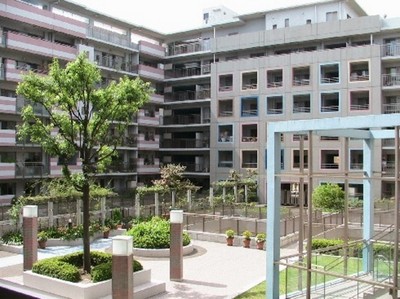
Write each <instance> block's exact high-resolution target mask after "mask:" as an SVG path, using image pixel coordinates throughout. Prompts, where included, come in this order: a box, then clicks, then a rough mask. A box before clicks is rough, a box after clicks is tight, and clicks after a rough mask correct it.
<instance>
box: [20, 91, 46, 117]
mask: <svg viewBox="0 0 400 299" xmlns="http://www.w3.org/2000/svg"><path fill="white" fill-rule="evenodd" d="M27 105H31V106H32V107H33V112H34V113H35V114H37V115H42V116H48V115H49V113H48V112H47V111H46V109H45V108H44V107H43V105H41V104H37V103H33V102H32V101H30V100H27V99H25V98H24V97H22V96H17V107H16V111H17V113H21V112H22V109H23V108H24V107H25V106H27Z"/></svg>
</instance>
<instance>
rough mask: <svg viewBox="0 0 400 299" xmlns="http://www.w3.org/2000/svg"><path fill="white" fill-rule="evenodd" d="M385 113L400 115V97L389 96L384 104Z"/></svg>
mask: <svg viewBox="0 0 400 299" xmlns="http://www.w3.org/2000/svg"><path fill="white" fill-rule="evenodd" d="M383 113H385V114H391V113H400V96H387V97H385V100H384V104H383Z"/></svg>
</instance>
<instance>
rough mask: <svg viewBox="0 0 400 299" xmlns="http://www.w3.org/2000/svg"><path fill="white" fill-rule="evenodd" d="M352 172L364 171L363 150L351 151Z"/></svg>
mask: <svg viewBox="0 0 400 299" xmlns="http://www.w3.org/2000/svg"><path fill="white" fill-rule="evenodd" d="M349 168H350V169H351V170H362V169H363V150H361V149H351V150H350V167H349Z"/></svg>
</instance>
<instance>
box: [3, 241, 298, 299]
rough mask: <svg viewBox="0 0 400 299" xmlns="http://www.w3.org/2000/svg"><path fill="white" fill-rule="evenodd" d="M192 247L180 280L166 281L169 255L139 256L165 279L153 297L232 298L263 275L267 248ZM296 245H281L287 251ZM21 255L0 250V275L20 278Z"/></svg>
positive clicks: (45, 253)
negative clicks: (160, 290) (289, 246)
mask: <svg viewBox="0 0 400 299" xmlns="http://www.w3.org/2000/svg"><path fill="white" fill-rule="evenodd" d="M193 242H194V246H195V251H194V253H193V254H191V255H189V256H185V257H184V262H183V276H184V279H183V281H182V282H171V281H169V259H168V258H157V259H155V258H141V257H138V258H137V260H139V261H140V262H141V263H142V265H143V267H144V268H145V269H151V271H152V279H154V280H159V281H164V282H166V290H167V292H166V293H164V294H162V295H159V296H156V297H153V298H177V299H178V298H185V299H188V298H196V299H197V298H202V299H207V298H210V299H211V298H213V299H218V298H234V297H235V296H237V295H239V294H241V293H242V292H244V291H246V290H247V289H249V288H251V287H253V286H254V285H256V284H258V283H259V282H261V281H263V280H265V276H266V252H265V251H263V250H257V249H255V248H250V249H247V248H243V247H239V246H232V247H230V246H226V245H225V244H221V243H213V242H206V241H196V240H195V241H193ZM110 245H111V240H110V239H100V240H98V241H96V242H94V244H93V245H92V249H98V250H107V251H108V249H107V248H109V247H110ZM77 250H82V249H81V247H80V246H74V247H49V248H46V249H44V250H43V249H41V250H39V259H41V258H45V257H50V256H55V255H61V254H65V253H68V252H73V251H77ZM294 252H295V249H282V250H281V255H289V254H292V253H294ZM21 275H22V255H21V254H9V253H6V252H1V251H0V278H1V279H5V280H9V281H14V282H18V281H19V282H21V281H22V279H21Z"/></svg>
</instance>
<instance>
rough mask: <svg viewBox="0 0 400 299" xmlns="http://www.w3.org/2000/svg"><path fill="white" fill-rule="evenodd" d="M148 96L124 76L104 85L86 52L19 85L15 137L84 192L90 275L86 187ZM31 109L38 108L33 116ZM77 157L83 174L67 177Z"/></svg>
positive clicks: (87, 261) (143, 87)
mask: <svg viewBox="0 0 400 299" xmlns="http://www.w3.org/2000/svg"><path fill="white" fill-rule="evenodd" d="M151 92H152V90H151V87H150V85H149V83H145V82H143V81H142V80H140V79H139V78H137V79H129V78H128V77H122V78H120V79H119V80H118V82H111V83H110V84H109V85H107V86H102V77H101V72H100V70H99V69H98V67H97V66H96V65H95V64H94V63H92V62H90V61H89V60H88V58H87V55H86V53H81V54H80V55H79V56H78V57H77V58H76V60H74V61H72V62H70V63H68V64H67V65H66V66H65V67H64V68H63V67H62V66H61V65H60V63H59V61H58V60H57V59H54V60H53V63H52V64H51V65H50V71H49V75H48V76H41V75H38V74H35V73H33V72H30V73H29V74H27V75H26V76H25V77H24V78H23V81H22V82H21V83H20V84H19V85H18V88H17V94H18V95H20V96H23V97H24V98H25V99H27V100H28V101H30V102H31V103H32V105H26V106H25V107H24V109H23V110H22V120H23V123H22V125H20V126H18V128H17V129H18V137H20V138H26V137H27V136H29V137H30V139H31V140H32V142H35V143H38V144H41V146H42V148H43V150H44V151H45V152H46V153H48V154H49V155H50V156H58V157H59V158H61V160H62V161H63V164H64V175H65V176H66V178H67V179H70V180H71V182H72V183H73V185H74V187H75V188H76V190H78V191H80V192H82V200H83V229H84V238H83V239H84V268H85V271H87V272H90V243H89V188H90V182H91V178H92V177H93V176H94V174H96V173H98V172H102V171H104V169H105V167H106V166H107V165H109V164H110V163H111V161H112V157H113V156H116V155H117V150H116V148H117V146H118V145H120V144H121V143H122V141H123V139H124V137H125V134H126V129H127V127H128V125H129V124H131V123H132V120H133V116H134V114H135V113H136V112H137V111H138V109H139V108H140V107H141V106H142V105H144V104H145V103H146V102H147V101H148V99H149V95H150V93H151ZM33 105H39V106H42V107H43V109H44V111H46V114H45V115H37V114H36V113H35V111H34V109H33ZM76 156H77V157H79V159H80V163H81V165H82V172H81V173H80V174H78V175H71V173H70V171H69V168H68V160H69V159H70V158H72V157H76Z"/></svg>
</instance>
